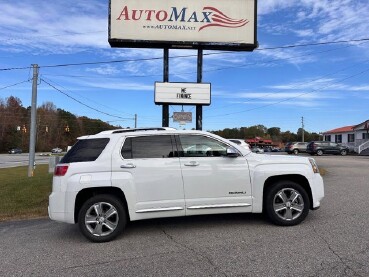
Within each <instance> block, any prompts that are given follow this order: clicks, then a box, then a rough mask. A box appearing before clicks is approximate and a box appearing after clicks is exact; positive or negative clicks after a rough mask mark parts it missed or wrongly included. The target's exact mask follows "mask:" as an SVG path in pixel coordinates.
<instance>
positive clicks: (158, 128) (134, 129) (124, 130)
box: [99, 127, 176, 134]
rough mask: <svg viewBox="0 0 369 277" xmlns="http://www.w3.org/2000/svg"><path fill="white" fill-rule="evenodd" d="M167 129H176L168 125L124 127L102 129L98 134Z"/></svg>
mask: <svg viewBox="0 0 369 277" xmlns="http://www.w3.org/2000/svg"><path fill="white" fill-rule="evenodd" d="M167 130H176V129H175V128H170V127H148V128H126V129H116V130H110V131H102V132H100V133H99V134H120V133H131V132H141V131H167Z"/></svg>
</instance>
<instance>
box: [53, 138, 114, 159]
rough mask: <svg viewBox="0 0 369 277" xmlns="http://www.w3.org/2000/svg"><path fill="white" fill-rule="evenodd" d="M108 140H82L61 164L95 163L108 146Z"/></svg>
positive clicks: (66, 155)
mask: <svg viewBox="0 0 369 277" xmlns="http://www.w3.org/2000/svg"><path fill="white" fill-rule="evenodd" d="M108 142H109V139H108V138H99V139H81V140H78V141H77V143H76V144H75V145H74V146H73V147H72V149H70V150H69V151H68V152H67V154H65V156H64V157H63V158H62V159H61V161H60V162H61V163H78V162H92V161H95V160H96V159H97V158H98V157H99V156H100V154H101V152H102V151H103V150H104V149H105V147H106V145H107V144H108Z"/></svg>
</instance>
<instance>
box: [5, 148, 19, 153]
mask: <svg viewBox="0 0 369 277" xmlns="http://www.w3.org/2000/svg"><path fill="white" fill-rule="evenodd" d="M8 153H9V154H22V149H20V148H11V149H9V151H8Z"/></svg>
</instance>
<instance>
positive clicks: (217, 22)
mask: <svg viewBox="0 0 369 277" xmlns="http://www.w3.org/2000/svg"><path fill="white" fill-rule="evenodd" d="M256 8H257V0H203V1H198V0H186V1H184V0H161V1H152V0H140V1H137V0H110V10H109V43H110V45H111V46H112V47H133V48H184V49H191V48H192V49H216V50H238V51H252V50H254V49H255V48H256V47H257V36H256V19H257V14H256Z"/></svg>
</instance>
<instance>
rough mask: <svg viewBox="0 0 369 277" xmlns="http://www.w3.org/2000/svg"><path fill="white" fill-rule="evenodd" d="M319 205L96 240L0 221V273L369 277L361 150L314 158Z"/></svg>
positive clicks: (137, 226)
mask: <svg viewBox="0 0 369 277" xmlns="http://www.w3.org/2000/svg"><path fill="white" fill-rule="evenodd" d="M316 160H317V162H318V164H319V166H321V167H324V168H325V169H327V171H328V172H327V174H326V175H325V176H324V181H325V192H326V197H325V199H324V201H323V202H322V207H321V208H320V209H319V210H317V211H313V212H311V213H310V214H309V216H308V217H307V219H306V220H305V221H304V222H303V223H302V224H300V225H298V226H294V227H277V226H274V225H271V224H270V223H268V222H267V221H265V220H264V218H263V216H261V215H252V214H232V215H216V216H198V217H188V218H172V219H156V220H148V221H141V222H133V223H130V224H129V225H128V227H127V230H126V232H125V233H124V234H123V235H122V236H120V237H118V239H116V240H115V241H112V242H109V243H104V244H94V243H91V242H88V241H87V240H85V239H84V238H83V237H82V235H81V234H80V233H79V231H78V228H77V226H75V225H68V224H63V223H55V222H52V221H50V220H48V219H41V220H28V221H18V222H5V223H0V245H1V246H0V247H1V251H0V276H369V209H368V204H369V170H368V169H369V157H353V156H346V157H341V156H323V157H317V158H316Z"/></svg>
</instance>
